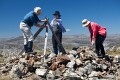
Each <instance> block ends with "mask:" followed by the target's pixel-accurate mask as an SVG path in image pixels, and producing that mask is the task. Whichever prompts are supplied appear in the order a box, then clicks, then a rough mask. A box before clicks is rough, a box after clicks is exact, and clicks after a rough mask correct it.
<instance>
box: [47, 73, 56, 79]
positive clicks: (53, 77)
mask: <svg viewBox="0 0 120 80" xmlns="http://www.w3.org/2000/svg"><path fill="white" fill-rule="evenodd" d="M46 78H47V80H55V76H54V75H53V74H47V76H46Z"/></svg>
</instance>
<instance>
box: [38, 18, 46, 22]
mask: <svg viewBox="0 0 120 80" xmlns="http://www.w3.org/2000/svg"><path fill="white" fill-rule="evenodd" d="M46 21H47V20H46V19H43V20H39V21H38V22H46Z"/></svg>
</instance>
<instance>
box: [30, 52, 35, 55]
mask: <svg viewBox="0 0 120 80" xmlns="http://www.w3.org/2000/svg"><path fill="white" fill-rule="evenodd" d="M28 54H32V55H36V54H37V52H28Z"/></svg>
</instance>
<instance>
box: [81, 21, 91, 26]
mask: <svg viewBox="0 0 120 80" xmlns="http://www.w3.org/2000/svg"><path fill="white" fill-rule="evenodd" d="M89 23H90V21H88V22H87V23H86V24H83V25H82V26H83V27H86V26H88V25H89Z"/></svg>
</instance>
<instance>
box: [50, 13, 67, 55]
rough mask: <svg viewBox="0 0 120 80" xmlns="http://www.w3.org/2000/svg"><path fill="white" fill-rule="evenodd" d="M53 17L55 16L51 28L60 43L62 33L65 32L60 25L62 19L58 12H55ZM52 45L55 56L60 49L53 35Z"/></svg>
mask: <svg viewBox="0 0 120 80" xmlns="http://www.w3.org/2000/svg"><path fill="white" fill-rule="evenodd" d="M53 15H54V16H55V18H54V19H53V20H52V21H51V26H52V28H53V30H54V32H55V34H56V36H57V38H58V39H59V41H60V42H61V43H62V32H66V30H65V28H64V27H63V25H62V19H61V18H60V17H61V15H60V12H59V11H55V13H54V14H53ZM52 44H53V51H54V53H55V54H56V55H57V54H58V50H59V52H61V48H60V46H59V45H58V43H57V41H56V40H55V37H54V35H52Z"/></svg>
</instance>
